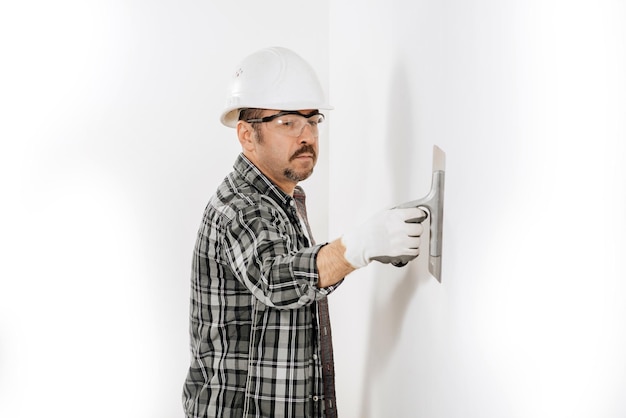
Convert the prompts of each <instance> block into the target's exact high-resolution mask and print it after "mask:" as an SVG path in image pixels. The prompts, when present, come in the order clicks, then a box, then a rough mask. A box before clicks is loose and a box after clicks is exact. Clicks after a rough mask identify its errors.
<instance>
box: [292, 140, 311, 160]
mask: <svg viewBox="0 0 626 418" xmlns="http://www.w3.org/2000/svg"><path fill="white" fill-rule="evenodd" d="M302 154H311V155H313V159H317V153H316V152H315V148H313V145H309V144H306V145H303V146H302V148H300V149H299V150H298V151H296V152H294V153H293V155H292V156H291V157H290V158H289V161H292V160H294V159H295V158H297V157H298V156H299V155H302Z"/></svg>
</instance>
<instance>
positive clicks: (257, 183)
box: [233, 154, 304, 205]
mask: <svg viewBox="0 0 626 418" xmlns="http://www.w3.org/2000/svg"><path fill="white" fill-rule="evenodd" d="M233 168H234V169H235V171H236V172H237V173H239V175H240V176H241V177H243V179H244V180H245V181H246V182H247V183H249V184H250V185H252V186H253V187H254V188H255V189H257V190H258V191H259V193H261V194H264V195H266V196H270V197H272V198H273V199H274V200H276V201H277V202H280V203H281V204H282V205H288V204H289V202H290V201H291V200H292V197H291V196H289V195H288V194H287V193H285V192H283V191H282V190H280V188H278V186H276V185H275V184H274V183H272V181H271V180H270V179H268V178H267V177H266V176H265V175H264V174H263V173H261V170H259V169H258V168H257V167H256V166H255V165H254V164H252V162H250V160H248V159H247V158H246V157H245V156H244V155H243V154H239V156H238V157H237V160H236V161H235V164H234V165H233ZM296 192H299V193H301V194H302V193H304V192H303V190H302V188H301V187H300V186H296V190H295V191H294V193H296Z"/></svg>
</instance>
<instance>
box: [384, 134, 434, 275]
mask: <svg viewBox="0 0 626 418" xmlns="http://www.w3.org/2000/svg"><path fill="white" fill-rule="evenodd" d="M445 173H446V154H445V153H444V152H443V151H442V150H441V148H439V147H438V146H436V145H435V146H434V147H433V179H432V183H431V186H430V192H429V193H428V194H427V195H426V197H423V198H422V199H418V200H413V201H410V202H406V203H403V204H401V205H398V206H396V208H398V209H400V208H414V207H418V208H420V209H422V210H424V211H425V212H427V214H428V216H427V217H428V218H430V240H429V258H428V270H429V271H430V274H432V275H433V276H435V278H436V279H437V280H438V281H439V283H441V244H442V232H443V193H444V185H445ZM424 219H426V217H420V218H414V219H409V220H408V221H407V222H422V221H423V220H424ZM413 258H414V257H411V256H400V257H376V258H374V260H378V261H380V262H382V263H391V264H393V265H394V266H397V267H401V266H404V265H405V264H406V263H408V262H409V261H411V260H412V259H413Z"/></svg>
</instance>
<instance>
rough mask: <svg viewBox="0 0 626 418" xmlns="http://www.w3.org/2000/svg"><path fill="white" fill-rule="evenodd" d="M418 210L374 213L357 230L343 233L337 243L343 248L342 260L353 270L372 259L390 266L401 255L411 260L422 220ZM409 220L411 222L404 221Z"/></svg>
mask: <svg viewBox="0 0 626 418" xmlns="http://www.w3.org/2000/svg"><path fill="white" fill-rule="evenodd" d="M425 217H426V214H425V213H424V211H422V210H421V209H418V208H405V209H387V210H384V211H382V212H379V213H377V214H376V215H374V216H373V217H372V218H370V219H369V220H368V221H367V222H365V223H364V224H363V225H361V226H360V227H358V228H355V229H353V230H351V231H349V232H346V233H345V234H344V235H343V236H342V237H341V241H342V243H343V245H344V247H346V253H345V255H344V256H345V258H346V260H347V261H348V262H349V263H350V264H352V266H353V267H355V268H360V267H365V266H366V265H367V264H369V263H370V261H372V260H373V259H378V260H379V261H381V262H386V263H390V262H392V261H393V260H392V259H394V258H396V257H400V256H402V259H403V260H412V259H413V258H415V257H417V256H418V254H419V246H420V238H419V236H420V235H422V231H423V228H422V224H421V223H415V222H416V218H417V219H420V220H419V222H421V220H423V219H425ZM408 220H411V221H412V222H411V223H408V222H406V221H408Z"/></svg>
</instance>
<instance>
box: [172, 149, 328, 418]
mask: <svg viewBox="0 0 626 418" xmlns="http://www.w3.org/2000/svg"><path fill="white" fill-rule="evenodd" d="M298 193H303V192H302V190H301V189H300V188H299V187H298ZM321 247H322V245H315V246H311V243H310V242H309V241H308V239H307V236H306V234H305V232H304V230H303V226H302V224H301V222H300V220H299V218H298V214H297V211H296V204H295V201H294V199H293V198H292V197H291V196H289V195H286V194H285V193H283V192H282V191H281V190H280V189H279V188H277V187H276V186H275V185H274V184H273V183H271V182H270V181H269V179H267V178H266V177H265V176H264V175H263V174H262V173H261V172H260V171H259V170H258V169H257V168H256V167H255V166H254V165H253V164H252V163H250V162H249V161H248V160H247V159H246V158H245V157H244V156H243V155H240V156H239V157H238V158H237V161H236V162H235V165H234V171H233V172H232V173H230V174H229V175H228V176H227V177H226V179H224V181H223V183H222V184H221V185H220V186H219V188H218V190H217V192H216V194H215V195H214V196H213V197H212V198H211V200H210V201H209V204H208V205H207V208H206V210H205V213H204V217H203V220H202V224H201V226H200V230H199V231H198V237H197V241H196V246H195V249H194V257H193V266H192V277H191V297H190V337H191V342H190V350H191V365H190V367H189V372H188V374H187V378H186V380H185V384H184V388H183V405H184V409H185V412H186V414H187V416H188V417H193V418H200V417H203V418H204V417H323V416H324V402H323V401H324V393H323V392H324V389H323V382H322V370H321V356H320V348H319V347H320V343H319V331H318V321H319V319H318V316H319V313H318V306H317V305H318V304H317V301H318V300H320V299H322V298H325V297H326V296H327V295H328V294H329V293H331V292H332V291H333V290H334V289H336V287H337V286H338V285H335V286H331V287H329V288H325V289H320V288H318V287H317V281H318V271H317V266H316V261H315V258H316V256H317V253H318V251H319V249H320V248H321Z"/></svg>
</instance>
